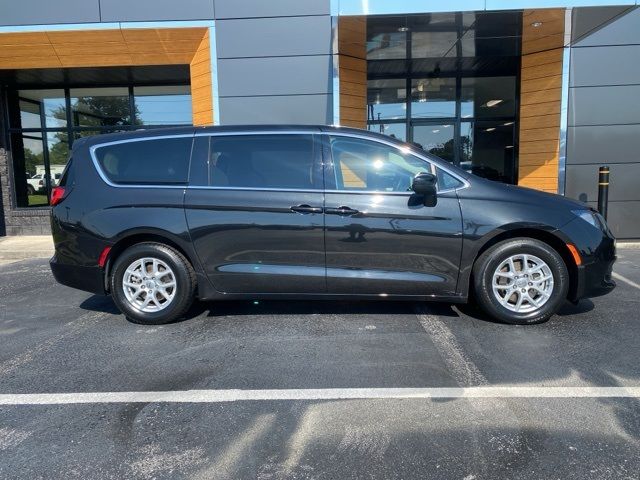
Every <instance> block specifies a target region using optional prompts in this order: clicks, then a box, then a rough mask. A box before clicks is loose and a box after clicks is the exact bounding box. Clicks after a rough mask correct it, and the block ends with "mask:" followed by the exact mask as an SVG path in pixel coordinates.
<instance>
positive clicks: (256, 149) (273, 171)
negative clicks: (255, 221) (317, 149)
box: [208, 135, 314, 189]
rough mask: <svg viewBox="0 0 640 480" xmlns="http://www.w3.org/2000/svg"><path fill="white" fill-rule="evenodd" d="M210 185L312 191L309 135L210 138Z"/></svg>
mask: <svg viewBox="0 0 640 480" xmlns="http://www.w3.org/2000/svg"><path fill="white" fill-rule="evenodd" d="M210 142H211V143H210V148H209V158H208V176H209V185H211V186H214V187H245V188H295V189H312V188H314V169H313V164H314V162H313V159H314V142H313V137H312V136H311V135H236V136H228V137H215V136H214V137H211V140H210Z"/></svg>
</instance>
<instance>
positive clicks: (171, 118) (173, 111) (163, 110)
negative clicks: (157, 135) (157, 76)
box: [133, 85, 192, 125]
mask: <svg viewBox="0 0 640 480" xmlns="http://www.w3.org/2000/svg"><path fill="white" fill-rule="evenodd" d="M133 94H134V97H135V112H134V114H135V118H134V122H133V123H134V125H191V122H192V117H191V88H190V87H189V86H188V85H184V86H166V87H135V88H134V89H133Z"/></svg>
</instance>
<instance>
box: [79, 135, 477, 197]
mask: <svg viewBox="0 0 640 480" xmlns="http://www.w3.org/2000/svg"><path fill="white" fill-rule="evenodd" d="M244 135H327V136H340V137H348V138H358V139H362V140H368V141H371V142H376V143H380V144H382V145H386V146H388V147H391V148H393V149H395V150H397V151H398V152H400V153H402V154H406V153H410V154H411V155H413V156H415V157H418V158H420V159H421V160H423V161H425V162H427V163H428V164H429V166H430V167H431V173H432V174H434V175H437V172H436V168H441V169H442V170H444V171H445V172H447V173H448V174H449V175H451V176H452V177H454V178H455V179H456V180H458V181H460V182H461V183H462V184H463V185H462V186H461V187H458V188H448V189H446V190H438V193H449V192H453V191H457V190H462V189H464V188H467V187H469V186H470V183H469V182H468V181H467V180H466V179H464V178H462V177H460V176H459V175H457V174H456V173H454V172H452V171H450V170H449V169H448V168H446V166H443V165H440V164H439V163H436V162H434V161H433V160H432V159H430V158H429V157H426V156H425V155H422V154H420V153H418V152H416V151H415V150H414V149H413V148H411V147H410V146H408V147H406V149H403V148H402V147H399V146H398V145H397V144H395V143H393V142H390V141H389V142H388V141H386V140H384V139H381V138H375V137H372V136H369V135H367V134H358V133H353V132H340V131H334V132H325V131H316V130H312V129H309V130H261V131H255V132H253V131H250V130H238V131H236V132H233V131H225V132H197V131H196V132H195V133H188V134H175V135H157V136H150V137H144V138H127V139H125V140H114V141H111V142H104V143H98V144H95V145H92V146H91V147H89V154H90V156H91V160H92V162H93V165H94V167H95V169H96V171H97V172H98V175H99V176H100V178H102V180H103V181H104V182H105V183H106V184H107V185H109V186H111V187H115V188H181V189H187V190H190V189H196V190H239V191H260V192H309V193H313V192H328V193H357V194H366V193H375V194H385V195H411V193H410V192H385V191H380V190H365V191H362V192H360V191H355V190H325V189H295V188H251V187H212V186H201V185H189V184H188V182H187V183H185V184H184V185H182V184H181V185H161V184H158V185H136V184H119V183H114V182H112V181H111V180H109V178H108V177H107V176H106V174H105V173H104V171H103V170H102V167H101V166H100V163H99V162H98V159H97V157H96V154H95V152H96V150H97V149H98V148H101V147H105V146H109V145H117V144H121V143H131V142H143V141H149V140H160V139H166V138H187V137H193V138H195V137H218V136H226V137H232V136H244ZM405 150H406V151H405Z"/></svg>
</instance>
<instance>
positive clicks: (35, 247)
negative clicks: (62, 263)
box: [0, 235, 54, 260]
mask: <svg viewBox="0 0 640 480" xmlns="http://www.w3.org/2000/svg"><path fill="white" fill-rule="evenodd" d="M53 251H54V249H53V239H52V238H51V236H49V235H31V236H16V237H2V238H0V260H28V259H31V258H50V257H52V256H53Z"/></svg>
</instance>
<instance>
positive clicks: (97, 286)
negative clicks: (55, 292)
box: [49, 255, 107, 295]
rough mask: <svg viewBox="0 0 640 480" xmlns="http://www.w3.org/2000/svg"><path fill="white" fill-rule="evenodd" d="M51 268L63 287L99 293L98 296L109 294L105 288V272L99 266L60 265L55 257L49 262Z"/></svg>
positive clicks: (54, 276)
mask: <svg viewBox="0 0 640 480" xmlns="http://www.w3.org/2000/svg"><path fill="white" fill-rule="evenodd" d="M49 266H50V267H51V272H52V273H53V278H55V279H56V281H57V282H58V283H61V284H62V285H66V286H68V287H72V288H77V289H78V290H84V291H85V292H91V293H97V294H98V295H106V294H107V292H106V291H105V288H104V270H103V269H102V268H100V267H98V266H97V265H96V266H95V267H83V266H79V265H69V264H66V263H60V262H59V261H58V259H57V258H56V256H55V255H54V256H53V258H51V260H49Z"/></svg>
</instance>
